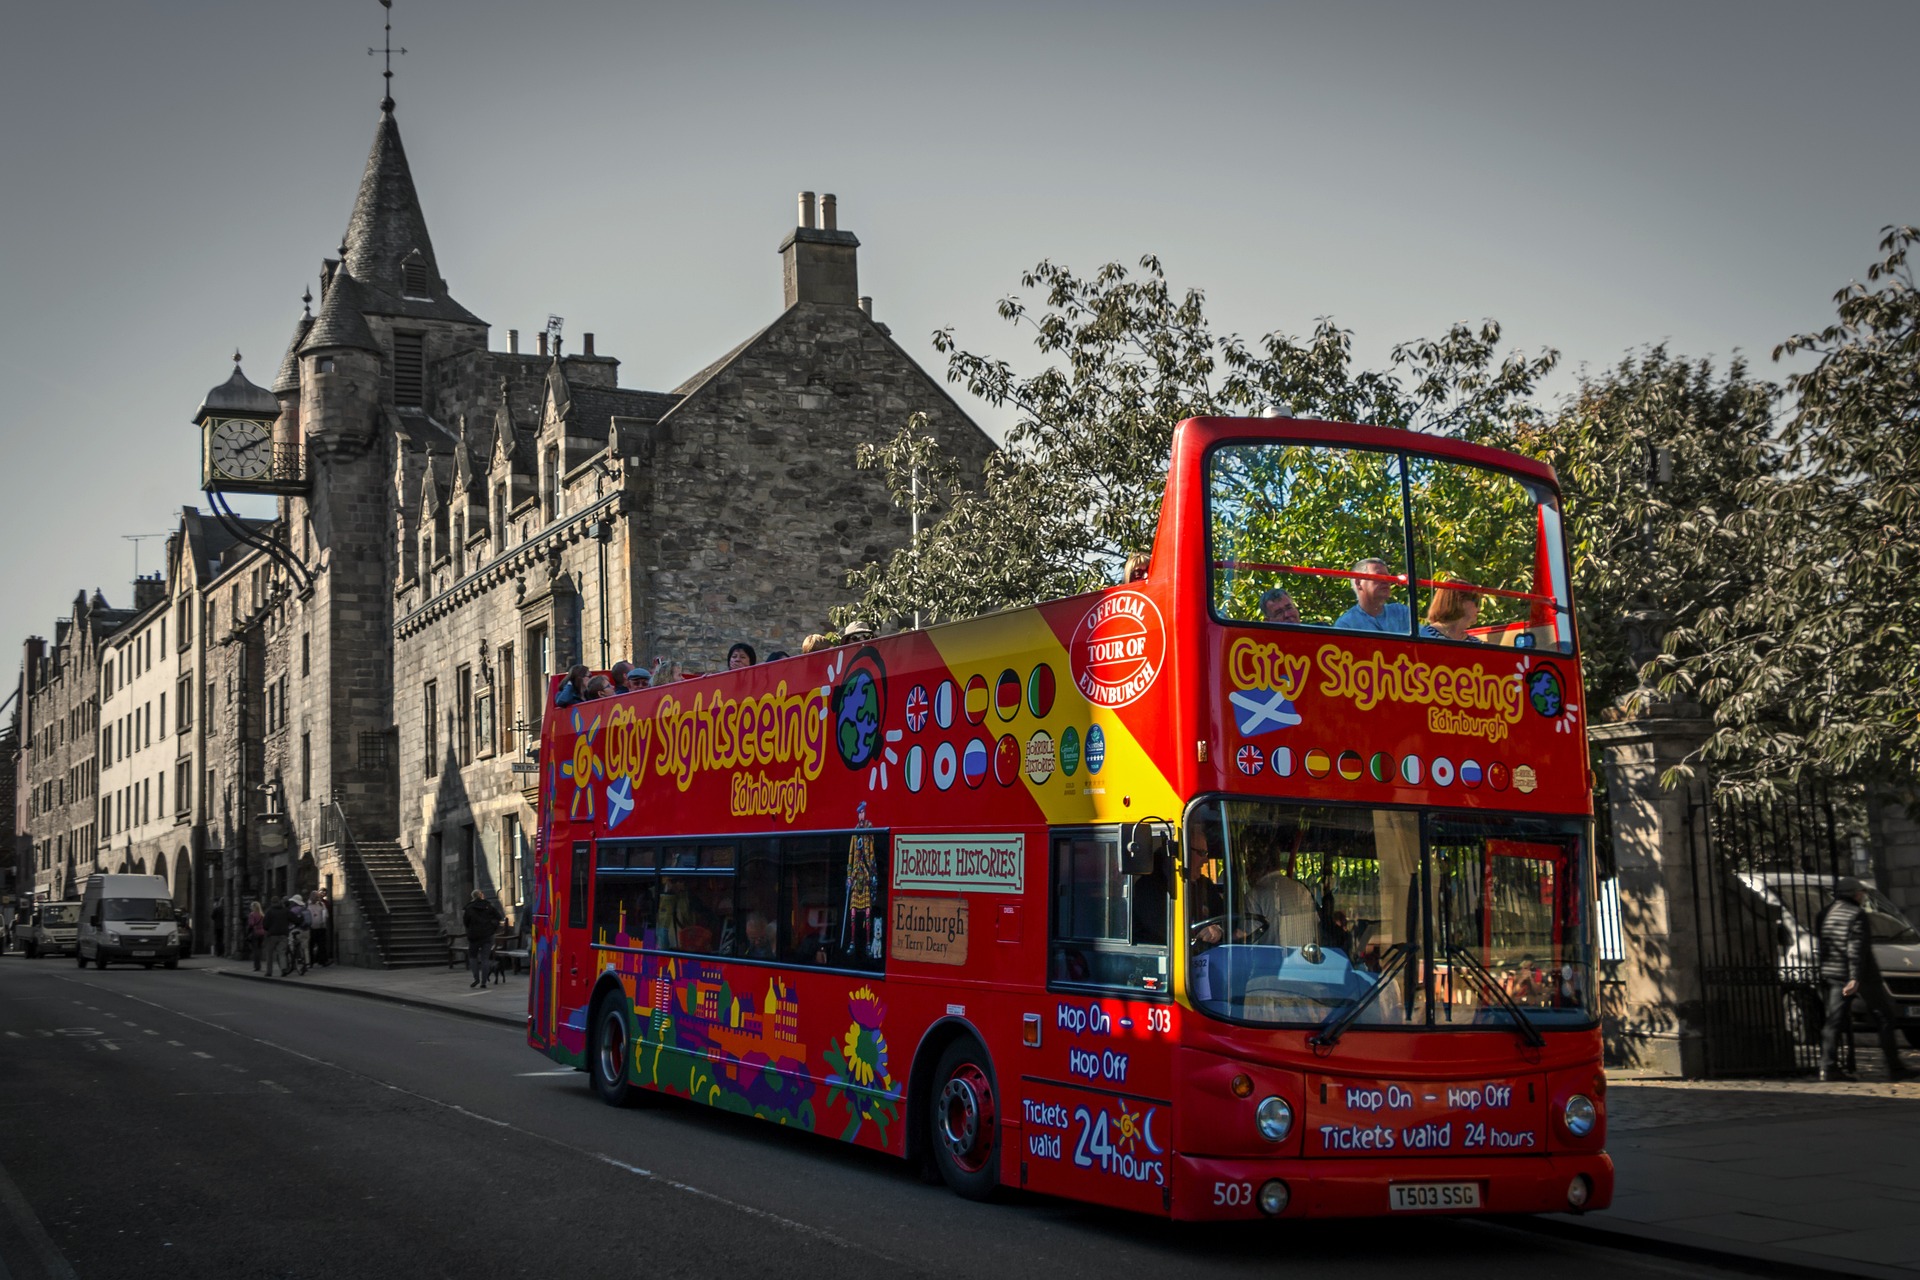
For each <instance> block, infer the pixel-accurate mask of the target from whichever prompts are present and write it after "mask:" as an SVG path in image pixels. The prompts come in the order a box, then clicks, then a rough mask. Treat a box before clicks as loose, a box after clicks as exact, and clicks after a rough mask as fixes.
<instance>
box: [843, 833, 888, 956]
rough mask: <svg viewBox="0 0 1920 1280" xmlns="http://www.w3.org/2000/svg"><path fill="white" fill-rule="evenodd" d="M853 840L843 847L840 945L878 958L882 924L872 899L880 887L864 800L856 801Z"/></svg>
mask: <svg viewBox="0 0 1920 1280" xmlns="http://www.w3.org/2000/svg"><path fill="white" fill-rule="evenodd" d="M853 825H854V833H853V843H852V845H851V846H850V847H849V848H848V850H847V895H846V909H845V910H844V911H842V912H841V913H840V948H841V950H843V951H847V952H849V953H852V954H860V953H862V952H864V953H865V955H866V956H867V958H868V959H870V960H878V959H879V958H880V943H881V937H880V934H881V929H882V926H881V924H880V922H879V921H878V920H876V919H875V918H874V915H873V899H874V896H875V894H876V893H877V892H878V891H879V887H880V866H879V861H878V859H877V858H875V857H874V846H873V824H872V823H871V822H869V821H867V804H866V801H864V800H863V801H861V802H860V807H859V816H858V820H857V821H856V822H855V823H854V824H853Z"/></svg>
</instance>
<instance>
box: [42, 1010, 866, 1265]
mask: <svg viewBox="0 0 1920 1280" xmlns="http://www.w3.org/2000/svg"><path fill="white" fill-rule="evenodd" d="M68 981H71V979H68ZM121 994H122V995H123V996H124V998H126V999H128V1000H132V1001H135V1002H136V1003H139V1004H144V1005H146V1006H148V1007H149V1008H153V1009H158V1010H160V1011H161V1012H163V1013H170V1014H172V1015H173V1016H175V1017H177V1018H184V1019H186V1020H187V1021H188V1022H197V1023H199V1024H200V1025H201V1026H204V1027H211V1028H213V1029H214V1030H215V1031H223V1032H225V1033H227V1034H228V1035H232V1036H239V1037H240V1038H242V1039H244V1040H249V1041H252V1042H253V1043H254V1044H257V1045H261V1046H263V1047H265V1048H268V1049H274V1050H278V1051H279V1052H281V1053H284V1054H286V1055H288V1056H289V1057H293V1058H299V1059H301V1060H302V1061H305V1062H311V1063H313V1064H315V1065H316V1066H322V1067H327V1068H330V1069H331V1070H334V1071H338V1072H340V1073H341V1074H342V1075H349V1076H353V1077H355V1078H356V1079H360V1080H364V1081H366V1082H367V1083H369V1084H372V1085H376V1086H378V1087H379V1088H382V1089H385V1090H387V1091H388V1092H390V1093H398V1094H402V1095H404V1096H406V1097H409V1098H413V1099H415V1100H417V1101H420V1102H424V1103H426V1104H427V1105H428V1106H433V1107H439V1108H441V1109H442V1110H445V1111H451V1112H453V1113H454V1114H455V1115H462V1116H466V1117H467V1118H468V1119H470V1120H478V1121H480V1122H481V1123H482V1124H490V1125H493V1126H494V1127H495V1128H499V1129H506V1130H509V1131H511V1132H513V1133H516V1134H518V1135H520V1136H521V1137H523V1138H531V1139H533V1140H534V1141H536V1142H544V1143H546V1144H548V1145H549V1146H554V1147H558V1148H560V1149H561V1150H562V1151H570V1152H572V1153H573V1154H575V1155H580V1156H585V1157H586V1158H588V1159H589V1160H599V1161H602V1162H604V1163H606V1164H610V1165H612V1166H614V1167H615V1168H618V1169H621V1170H624V1171H626V1172H628V1173H632V1174H634V1175H635V1176H636V1177H644V1178H647V1179H649V1180H652V1181H656V1182H659V1183H660V1184H661V1185H662V1186H665V1187H670V1188H672V1189H673V1190H675V1191H679V1192H683V1193H685V1194H687V1195H690V1196H698V1197H700V1198H701V1199H703V1200H710V1201H712V1202H713V1203H715V1204H718V1205H722V1206H724V1207H726V1208H730V1209H734V1210H737V1211H739V1212H741V1213H744V1214H747V1215H749V1216H751V1217H755V1218H760V1219H762V1220H763V1221H766V1222H771V1223H773V1224H774V1225H776V1226H782V1227H786V1228H787V1229H789V1230H791V1231H797V1232H799V1233H800V1234H802V1235H806V1236H811V1237H813V1238H814V1239H816V1240H820V1241H822V1242H823V1243H826V1244H831V1245H834V1246H836V1247H838V1248H842V1249H851V1250H855V1251H857V1252H860V1253H864V1254H867V1255H870V1256H872V1257H875V1258H879V1259H881V1260H882V1261H884V1262H891V1263H893V1264H895V1265H896V1266H898V1265H904V1264H902V1263H901V1262H900V1259H898V1258H894V1257H892V1256H890V1255H888V1254H884V1253H882V1252H880V1251H879V1250H878V1249H874V1248H871V1247H870V1246H867V1245H863V1244H859V1243H856V1242H855V1241H852V1240H848V1239H846V1238H845V1237H843V1236H837V1235H834V1234H833V1233H832V1232H830V1231H825V1230H822V1229H821V1228H819V1227H813V1226H808V1225H807V1224H806V1223H804V1222H798V1221H795V1220H794V1219H792V1218H785V1217H782V1216H780V1215H779V1214H777V1213H769V1212H768V1211H767V1210H765V1209H756V1208H754V1207H753V1206H752V1205H750V1204H742V1203H741V1202H740V1201H738V1200H729V1199H728V1198H727V1197H725V1196H721V1195H715V1194H714V1193H713V1192H711V1191H705V1190H702V1189H701V1188H699V1187H696V1186H693V1185H692V1184H690V1183H685V1182H679V1181H676V1180H674V1179H672V1178H667V1177H663V1176H661V1175H659V1174H656V1173H653V1172H651V1171H650V1170H646V1169H642V1168H640V1167H639V1166H638V1165H630V1164H626V1163H624V1162H622V1161H619V1160H615V1159H614V1158H613V1157H612V1156H609V1155H605V1154H603V1153H601V1152H598V1151H589V1150H587V1149H586V1148H585V1147H576V1146H574V1145H573V1144H572V1143H569V1142H564V1141H562V1140H561V1139H559V1138H555V1137H553V1136H551V1135H549V1134H544V1133H540V1132H538V1131H536V1130H533V1129H523V1128H521V1127H520V1126H519V1125H517V1124H513V1123H512V1122H510V1121H506V1120H496V1119H494V1118H493V1117H492V1116H488V1115H482V1114H480V1113H479V1112H478V1111H473V1110H470V1109H468V1108H466V1107H463V1106H461V1105H460V1104H459V1103H457V1102H448V1101H446V1100H445V1099H443V1098H435V1097H432V1096H430V1095H428V1094H424V1093H419V1092H416V1091H415V1090H412V1089H408V1088H405V1087H404V1086H401V1085H397V1084H393V1083H391V1082H390V1081H386V1080H382V1079H380V1078H379V1077H378V1076H373V1075H368V1074H367V1073H366V1072H364V1071H357V1070H355V1069H354V1068H352V1067H347V1066H342V1065H341V1064H340V1063H337V1062H329V1061H328V1060H327V1059H325V1058H317V1057H315V1056H314V1055H312V1054H310V1053H302V1052H301V1051H300V1050H298V1049H295V1048H292V1047H291V1046H288V1045H284V1044H280V1043H278V1042H276V1041H273V1040H266V1039H263V1038H261V1037H259V1036H255V1035H248V1034H247V1033H246V1032H244V1031H240V1030H236V1029H235V1028H233V1027H228V1026H223V1025H221V1024H220V1023H218V1022H210V1021H208V1020H207V1019H206V1018H203V1017H199V1016H196V1015H194V1014H191V1013H187V1012H185V1011H184V1010H180V1009H174V1008H170V1007H168V1006H166V1005H163V1004H158V1003H156V1002H154V1001H152V1000H144V999H141V997H139V996H136V995H126V994H125V993H121ZM212 1016H214V1017H219V1016H221V1015H219V1014H215V1015H212ZM193 1052H194V1056H195V1057H200V1058H211V1057H212V1056H213V1055H212V1054H210V1053H202V1052H200V1051H199V1050H198V1049H196V1050H194V1051H193Z"/></svg>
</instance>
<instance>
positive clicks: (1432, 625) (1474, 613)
mask: <svg viewBox="0 0 1920 1280" xmlns="http://www.w3.org/2000/svg"><path fill="white" fill-rule="evenodd" d="M1479 621H1480V593H1479V592H1477V591H1469V590H1467V589H1466V588H1465V587H1463V586H1453V587H1436V588H1434V592H1433V603H1432V604H1430V605H1428V606H1427V621H1426V625H1425V626H1423V627H1421V628H1420V634H1421V635H1423V636H1425V637H1427V638H1428V639H1430V640H1467V641H1471V642H1473V643H1475V644H1478V643H1479V642H1480V637H1479V636H1476V635H1469V634H1468V631H1467V629H1468V628H1469V627H1471V626H1473V625H1474V624H1475V623H1477V622H1479Z"/></svg>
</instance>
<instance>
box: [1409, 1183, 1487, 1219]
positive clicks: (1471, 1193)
mask: <svg viewBox="0 0 1920 1280" xmlns="http://www.w3.org/2000/svg"><path fill="white" fill-rule="evenodd" d="M1387 1197H1388V1199H1387V1207H1388V1208H1389V1209H1394V1210H1408V1211H1412V1212H1415V1213H1418V1212H1420V1211H1422V1210H1434V1209H1440V1210H1445V1209H1478V1208H1479V1207H1480V1184H1479V1183H1477V1182H1396V1183H1393V1184H1392V1185H1391V1186H1389V1187H1388V1188H1387Z"/></svg>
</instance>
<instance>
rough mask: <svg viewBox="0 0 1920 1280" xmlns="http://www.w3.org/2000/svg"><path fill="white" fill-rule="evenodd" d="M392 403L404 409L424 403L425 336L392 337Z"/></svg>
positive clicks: (415, 334)
mask: <svg viewBox="0 0 1920 1280" xmlns="http://www.w3.org/2000/svg"><path fill="white" fill-rule="evenodd" d="M393 402H394V404H396V405H399V406H402V407H406V408H418V407H419V406H420V405H423V404H425V403H426V336H425V335H424V334H418V333H396V334H394V335H393Z"/></svg>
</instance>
